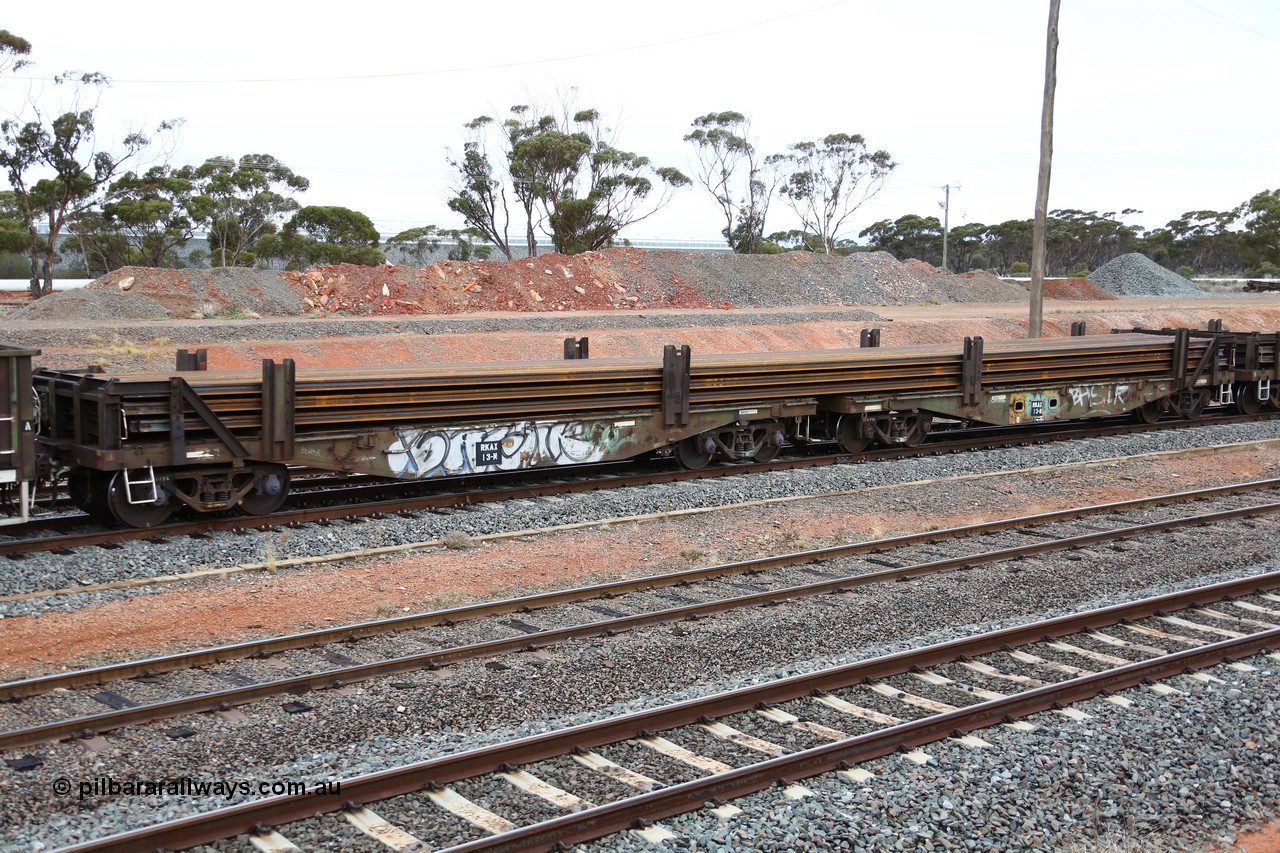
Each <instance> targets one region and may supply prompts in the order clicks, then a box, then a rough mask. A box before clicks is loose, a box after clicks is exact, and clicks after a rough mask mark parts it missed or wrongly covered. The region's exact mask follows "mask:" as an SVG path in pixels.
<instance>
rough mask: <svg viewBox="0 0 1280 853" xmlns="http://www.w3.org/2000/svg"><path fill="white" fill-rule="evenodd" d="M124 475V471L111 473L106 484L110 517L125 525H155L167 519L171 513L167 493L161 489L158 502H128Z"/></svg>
mask: <svg viewBox="0 0 1280 853" xmlns="http://www.w3.org/2000/svg"><path fill="white" fill-rule="evenodd" d="M125 475H126V472H124V471H117V472H116V473H114V474H112V475H111V482H110V484H109V485H108V486H107V507H108V509H110V510H111V517H112V518H114V519H115V520H116V521H118V522H119V523H121V524H123V525H124V526H126V527H141V528H147V527H156V526H158V525H161V524H164V523H165V522H166V521H168V520H169V516H170V515H172V514H173V506H172V505H171V504H170V503H169V493H168V492H166V491H164V490H163V489H161V490H160V502H158V503H140V504H133V503H129V492H128V486H127V485H126V484H125Z"/></svg>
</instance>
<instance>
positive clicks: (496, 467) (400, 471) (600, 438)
mask: <svg viewBox="0 0 1280 853" xmlns="http://www.w3.org/2000/svg"><path fill="white" fill-rule="evenodd" d="M616 427H617V425H616V424H611V423H587V422H583V421H571V422H568V423H560V422H556V421H516V422H514V423H509V424H500V425H493V426H474V427H453V428H447V427H398V428H397V429H395V430H394V432H395V436H396V440H395V441H393V442H392V443H391V445H390V447H388V448H387V463H388V465H389V466H390V468H391V471H392V473H393V474H394V475H395V476H397V477H401V478H404V479H414V480H416V479H425V478H428V477H453V476H459V475H463V474H474V473H481V472H486V471H515V470H519V469H522V468H542V467H548V466H554V465H577V464H581V463H583V462H600V461H603V460H605V459H607V458H609V455H610V453H611V451H612V450H613V449H615V448H616V447H617V446H618V445H619V444H621V441H622V439H623V438H625V437H626V436H624V435H623V434H622V433H623V432H626V433H628V434H629V433H630V430H619V429H617V428H616Z"/></svg>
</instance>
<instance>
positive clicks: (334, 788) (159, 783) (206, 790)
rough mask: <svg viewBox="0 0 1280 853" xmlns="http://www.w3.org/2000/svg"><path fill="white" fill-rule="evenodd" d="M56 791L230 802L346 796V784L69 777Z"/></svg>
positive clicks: (56, 783)
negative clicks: (211, 798) (344, 786)
mask: <svg viewBox="0 0 1280 853" xmlns="http://www.w3.org/2000/svg"><path fill="white" fill-rule="evenodd" d="M53 792H54V793H55V794H58V795H59V796H68V795H70V794H72V793H76V794H78V796H79V798H80V799H81V800H84V799H87V798H89V797H121V796H123V797H156V796H167V797H221V798H222V799H225V800H227V801H228V802H229V801H231V800H233V799H235V798H236V797H278V796H291V797H298V796H304V795H311V796H316V795H324V794H334V795H339V794H341V793H342V781H341V780H338V779H332V780H322V781H319V782H303V781H299V780H295V779H278V780H276V781H273V782H256V781H255V782H250V781H247V780H243V779H195V778H193V777H191V776H178V777H176V778H173V779H142V778H127V779H116V778H114V777H112V776H98V777H97V778H94V779H80V780H78V781H76V782H72V781H71V780H70V779H68V778H66V777H65V776H61V777H59V778H57V779H55V780H53Z"/></svg>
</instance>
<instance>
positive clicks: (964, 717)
mask: <svg viewBox="0 0 1280 853" xmlns="http://www.w3.org/2000/svg"><path fill="white" fill-rule="evenodd" d="M1277 588H1280V572H1272V573H1267V574H1262V575H1256V576H1253V577H1248V578H1244V579H1240V580H1234V581H1229V582H1224V583H1218V584H1212V585H1209V586H1201V587H1196V588H1192V589H1187V590H1183V591H1179V592H1176V593H1171V594H1167V595H1161V596H1156V597H1150V598H1146V599H1142V600H1139V601H1134V602H1129V603H1125V604H1120V605H1115V606H1110V607H1105V608H1101V609H1096V610H1090V611H1087V612H1082V613H1077V614H1073V615H1069V616H1061V617H1057V618H1053V619H1047V620H1040V621H1035V622H1032V623H1029V624H1024V625H1020V626H1017V627H1012V628H1006V629H1003V630H997V631H991V632H987V633H983V634H979V635H975V636H970V637H967V638H963V639H959V640H955V641H950V642H945V643H939V644H935V645H931V646H928V647H925V648H920V649H915V650H912V651H907V652H900V653H896V654H890V655H886V656H881V657H877V658H874V659H870V660H864V661H859V662H856V663H852V664H847V665H843V666H838V667H832V668H828V669H824V670H820V671H817V672H812V673H806V674H803V675H796V676H792V677H789V678H783V679H778V680H773V681H769V682H766V683H762V684H755V685H752V686H750V687H746V688H742V689H737V690H731V691H727V692H722V693H717V694H715V695H712V696H706V697H702V698H699V699H695V700H689V701H684V702H678V703H674V704H668V705H664V706H661V707H656V708H651V709H648V710H645V711H641V712H638V713H631V714H625V715H621V716H616V717H612V718H609V719H605V720H600V721H597V722H593V723H588V724H584V725H578V726H571V727H567V728H562V729H558V730H555V731H550V732H547V733H545V734H539V735H534V736H530V737H525V738H520V739H517V740H513V741H509V742H504V743H500V744H494V745H491V746H487V747H482V748H478V749H472V750H468V751H466V752H461V753H458V754H454V755H446V756H442V757H437V758H433V759H430V760H426V761H421V762H417V763H413V764H408V765H404V766H400V767H396V768H393V769H389V770H385V771H382V772H377V773H370V774H365V775H362V776H354V777H349V778H345V779H342V780H340V782H339V783H338V784H336V785H329V786H327V787H326V788H325V790H323V791H321V792H315V791H308V792H306V793H304V794H297V795H293V794H289V795H281V796H275V797H268V798H264V799H259V800H253V801H249V802H244V803H240V804H237V805H234V806H229V807H226V808H220V809H217V810H214V811H210V812H204V813H200V814H196V815H192V816H189V817H185V818H182V819H178V820H173V821H168V822H164V823H159V824H155V825H152V826H147V827H144V828H140V829H135V830H132V831H128V832H123V833H120V834H117V835H113V836H110V837H107V838H100V839H96V840H92V841H87V842H85V843H82V844H77V845H75V846H73V847H70V848H68V849H70V850H75V851H90V850H92V851H114V850H121V851H123V850H137V849H156V848H166V849H184V848H187V847H191V846H194V845H198V844H205V843H211V842H215V841H218V840H221V839H229V838H233V837H235V836H237V835H242V834H243V835H248V836H250V837H251V839H252V840H253V843H254V846H255V847H257V848H258V849H261V850H280V851H285V850H293V849H297V848H296V847H295V846H294V844H293V843H292V842H291V840H290V833H291V826H290V824H295V823H296V822H299V821H304V820H309V819H312V818H315V820H314V821H312V822H313V823H314V822H316V821H327V822H329V824H330V825H333V826H339V825H341V826H346V827H347V828H348V829H350V828H352V827H354V829H355V830H358V831H359V833H363V834H365V835H367V836H371V837H372V838H375V839H377V840H378V841H380V842H381V843H383V844H385V845H387V846H389V847H391V848H392V849H410V848H411V847H412V846H413V845H416V844H421V845H425V846H427V847H430V848H441V847H448V848H449V849H450V850H452V851H455V853H463V851H480V850H505V851H509V850H523V849H539V850H546V849H561V848H562V847H563V846H564V845H568V844H573V843H580V842H585V841H589V840H592V839H596V838H601V837H604V836H607V835H610V834H612V833H616V832H622V831H627V830H635V831H639V832H642V833H643V834H644V835H645V837H646V838H648V839H650V840H652V841H658V840H660V839H661V838H663V837H664V836H665V835H669V834H668V833H666V831H665V830H664V828H663V827H661V826H660V825H655V824H654V822H655V821H659V820H662V819H663V818H667V817H670V816H673V815H677V814H682V813H686V812H690V811H695V810H699V809H703V808H709V809H715V810H718V812H719V813H722V814H724V815H726V816H727V815H729V814H732V812H733V811H735V807H734V806H733V804H732V803H731V802H729V801H730V800H732V799H733V798H735V797H740V796H743V795H745V794H748V793H752V792H757V791H763V790H765V789H767V788H769V787H771V786H774V785H778V786H780V794H781V796H783V797H787V798H794V799H802V798H804V797H806V796H807V795H808V794H809V793H810V792H809V791H808V790H807V789H806V788H805V787H804V786H803V785H802V784H799V783H800V782H801V781H802V780H805V779H808V778H810V777H814V776H816V775H818V774H827V773H837V774H840V776H842V777H843V778H844V780H845V781H847V782H852V783H855V784H860V785H861V784H874V781H873V778H872V777H871V776H870V774H869V773H867V772H866V771H865V770H863V769H861V768H860V767H859V766H858V765H859V764H860V763H863V762H866V761H868V760H870V759H874V758H878V757H883V756H888V755H891V754H894V753H902V755H903V758H904V760H909V761H910V760H915V761H926V760H928V756H927V754H926V753H924V752H923V751H922V749H921V748H922V747H925V746H927V745H928V744H930V743H934V742H936V741H939V740H942V739H945V738H952V739H956V740H958V741H960V742H962V743H964V744H965V745H967V746H970V747H972V748H974V749H975V750H981V749H983V748H984V747H985V746H986V745H987V743H986V741H984V740H983V739H982V738H981V737H980V736H977V735H975V734H974V733H977V732H981V731H982V730H983V729H986V728H989V727H993V726H997V725H1007V726H1013V727H1016V728H1019V729H1022V730H1033V729H1034V728H1035V727H1036V726H1037V719H1038V718H1036V717H1034V715H1036V714H1042V713H1046V712H1055V713H1057V714H1060V715H1064V716H1067V717H1070V718H1072V719H1075V720H1081V721H1083V720H1087V719H1088V718H1089V715H1088V714H1087V713H1086V712H1084V711H1080V710H1077V709H1074V708H1072V707H1070V706H1071V705H1072V704H1074V703H1078V702H1081V701H1083V700H1085V699H1088V698H1091V697H1095V696H1105V697H1107V698H1108V700H1109V701H1111V702H1113V703H1115V704H1118V705H1121V706H1125V705H1126V704H1127V703H1128V702H1129V701H1130V700H1128V699H1127V698H1126V697H1125V696H1123V695H1116V694H1117V693H1118V692H1120V691H1125V690H1130V689H1133V688H1136V687H1139V686H1142V685H1146V688H1147V689H1150V690H1154V691H1157V692H1159V693H1161V694H1164V695H1172V696H1176V695H1178V694H1179V693H1180V685H1181V682H1180V681H1179V679H1184V678H1198V679H1201V680H1204V681H1209V682H1212V681H1214V679H1215V676H1214V675H1212V674H1208V673H1201V672H1200V670H1204V669H1207V668H1210V667H1214V666H1217V665H1220V664H1224V663H1225V664H1227V665H1228V666H1232V667H1236V668H1241V669H1251V666H1250V664H1248V663H1242V662H1240V661H1241V659H1244V658H1250V657H1252V656H1255V655H1270V656H1271V658H1273V659H1277V660H1280V654H1277V653H1276V652H1274V651H1273V650H1274V649H1276V648H1278V647H1280V625H1278V624H1277V623H1280V596H1277V595H1276V594H1275V593H1274V590H1276V589H1277ZM1166 682H1167V683H1166ZM1028 718H1030V719H1028ZM374 807H376V811H375V810H374ZM317 816H319V817H317ZM294 828H296V827H294ZM557 845H558V846H559V847H557Z"/></svg>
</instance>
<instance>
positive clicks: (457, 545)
mask: <svg viewBox="0 0 1280 853" xmlns="http://www.w3.org/2000/svg"><path fill="white" fill-rule="evenodd" d="M440 543H441V544H442V545H444V547H446V548H448V549H449V550H451V551H465V550H467V549H468V548H473V547H475V544H476V539H475V537H474V536H472V535H471V534H470V533H467V532H466V531H465V530H450V531H449V532H448V533H446V534H445V535H444V536H442V537H440Z"/></svg>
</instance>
